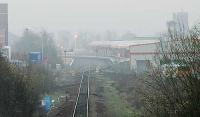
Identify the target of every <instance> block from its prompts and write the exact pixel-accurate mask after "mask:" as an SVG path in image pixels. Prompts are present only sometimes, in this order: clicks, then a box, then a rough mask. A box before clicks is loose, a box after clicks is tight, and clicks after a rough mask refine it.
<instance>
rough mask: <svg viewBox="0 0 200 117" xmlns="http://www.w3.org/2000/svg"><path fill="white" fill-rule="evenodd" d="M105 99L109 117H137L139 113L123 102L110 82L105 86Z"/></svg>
mask: <svg viewBox="0 0 200 117" xmlns="http://www.w3.org/2000/svg"><path fill="white" fill-rule="evenodd" d="M105 98H106V104H107V105H106V106H107V109H108V115H109V117H138V116H139V112H137V111H135V110H134V109H133V108H131V106H130V105H129V104H128V103H127V102H125V101H123V100H122V99H121V97H120V96H119V93H118V91H117V90H116V89H115V88H114V87H113V86H112V82H108V83H106V84H105Z"/></svg>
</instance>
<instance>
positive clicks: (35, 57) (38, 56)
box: [29, 52, 42, 63]
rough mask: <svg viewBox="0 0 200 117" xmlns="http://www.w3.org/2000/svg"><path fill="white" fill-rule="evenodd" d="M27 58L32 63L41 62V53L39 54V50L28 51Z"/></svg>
mask: <svg viewBox="0 0 200 117" xmlns="http://www.w3.org/2000/svg"><path fill="white" fill-rule="evenodd" d="M29 59H30V61H31V62H33V63H41V62H42V54H41V52H30V53H29Z"/></svg>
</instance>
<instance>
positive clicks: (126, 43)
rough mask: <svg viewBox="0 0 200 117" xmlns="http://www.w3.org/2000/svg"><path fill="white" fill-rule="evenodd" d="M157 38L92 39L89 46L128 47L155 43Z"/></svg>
mask: <svg viewBox="0 0 200 117" xmlns="http://www.w3.org/2000/svg"><path fill="white" fill-rule="evenodd" d="M157 42H159V40H133V41H93V42H91V43H90V44H89V46H91V47H102V48H104V47H105V48H124V49H128V48H129V47H130V46H135V45H141V44H151V43H157Z"/></svg>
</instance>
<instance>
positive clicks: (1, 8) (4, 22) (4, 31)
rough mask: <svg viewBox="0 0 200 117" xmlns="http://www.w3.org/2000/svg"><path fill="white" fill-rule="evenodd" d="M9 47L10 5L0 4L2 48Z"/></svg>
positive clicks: (0, 38) (0, 41) (0, 40)
mask: <svg viewBox="0 0 200 117" xmlns="http://www.w3.org/2000/svg"><path fill="white" fill-rule="evenodd" d="M3 46H8V4H0V48H1V47H3Z"/></svg>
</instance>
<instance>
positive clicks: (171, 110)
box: [140, 26, 200, 117]
mask: <svg viewBox="0 0 200 117" xmlns="http://www.w3.org/2000/svg"><path fill="white" fill-rule="evenodd" d="M199 29H200V28H199V27H198V26H194V28H193V29H192V30H191V31H190V32H189V33H188V34H181V33H177V32H169V34H168V36H167V39H166V40H164V41H161V42H160V46H159V47H158V50H159V51H160V54H159V55H158V56H156V59H157V61H159V64H158V67H156V68H153V72H152V73H150V74H149V75H148V76H146V77H145V78H143V85H142V92H141V90H140V95H141V102H142V103H141V104H143V111H144V113H145V116H159V117H160V116H166V117H183V116H187V117H196V116H198V115H199V114H200V108H199V107H200V81H199V77H200V76H199V75H200V69H199V68H200V67H199V66H200V39H199V38H200V31H199ZM163 66H165V69H163Z"/></svg>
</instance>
